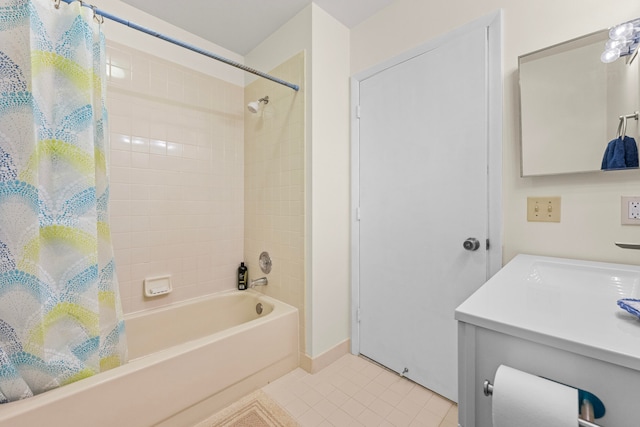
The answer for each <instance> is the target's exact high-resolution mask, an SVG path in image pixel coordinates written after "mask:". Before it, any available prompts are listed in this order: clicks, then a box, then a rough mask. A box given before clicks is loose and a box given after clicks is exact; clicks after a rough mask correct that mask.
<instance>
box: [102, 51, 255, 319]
mask: <svg viewBox="0 0 640 427" xmlns="http://www.w3.org/2000/svg"><path fill="white" fill-rule="evenodd" d="M107 49H108V54H109V58H110V61H111V64H112V68H113V67H118V68H119V71H118V72H119V73H121V74H124V78H121V77H118V78H116V76H114V75H112V76H111V77H110V79H109V83H108V84H109V89H111V90H110V95H109V100H108V107H109V117H110V123H109V124H110V144H111V147H110V150H111V153H110V155H111V156H110V161H111V163H110V179H111V202H110V208H111V211H110V214H111V221H112V223H111V227H112V237H113V244H114V249H115V258H116V269H117V271H118V279H119V286H120V294H121V298H122V300H123V309H124V311H125V312H127V313H128V312H132V311H139V310H145V309H149V308H153V307H158V306H162V305H166V304H171V303H174V302H177V301H181V300H183V299H186V298H193V297H196V296H199V295H203V294H206V293H211V292H217V291H221V290H226V289H230V288H232V287H234V286H235V282H234V277H235V276H234V272H235V268H236V267H237V264H239V262H240V261H241V258H242V256H243V254H242V248H243V238H244V230H243V227H242V226H240V227H229V223H230V221H229V218H242V217H243V213H244V212H243V204H244V200H243V198H242V196H239V197H238V196H236V197H233V196H229V194H227V196H228V197H227V196H225V190H224V189H225V187H231V188H232V189H233V192H236V191H240V192H242V189H243V182H244V175H243V163H242V151H243V150H242V149H240V150H237V149H236V148H235V147H236V146H242V142H243V129H242V122H243V118H242V116H241V115H239V116H238V117H236V118H232V119H228V117H229V110H223V109H214V103H213V98H214V97H219V98H221V99H223V100H224V104H223V105H225V106H229V105H230V106H233V108H231V110H234V111H241V110H242V108H243V102H244V100H243V88H241V87H235V86H233V85H231V84H229V83H226V82H222V81H218V80H217V79H214V78H211V77H209V76H206V75H203V74H200V73H197V72H194V71H192V70H190V69H187V68H184V67H180V66H178V65H175V64H172V63H169V62H167V61H164V60H163V59H161V58H157V57H153V56H150V55H148V54H146V53H144V52H139V51H135V50H133V49H130V48H128V47H124V46H122V45H118V44H116V43H112V42H109V43H108V46H107ZM123 88H124V89H126V90H122V89H123ZM214 88H215V90H214ZM220 117H225V119H224V120H219V118H220ZM238 129H240V131H238ZM216 135H218V136H217V137H216ZM219 135H227V136H229V138H227V139H225V138H220V137H219ZM231 148H233V149H231ZM214 153H217V154H221V155H222V156H224V159H219V158H215V156H214ZM219 160H222V161H221V163H220V164H221V165H222V167H219V168H214V167H213V164H214V162H217V161H219ZM228 162H232V163H231V164H227V163H228ZM212 188H217V189H218V190H219V191H215V192H214V191H211V189H212ZM222 213H224V215H223V214H222ZM218 230H224V233H223V235H222V236H218ZM217 237H220V238H221V239H222V240H220V241H217V240H216V238H217ZM216 250H218V251H219V254H220V256H219V258H218V259H214V257H213V256H212V253H214V252H216ZM196 260H200V263H199V264H198V263H197V262H196ZM163 274H171V275H172V277H173V279H174V292H173V293H172V294H171V295H168V296H165V297H162V298H156V299H149V298H146V297H144V296H143V293H142V281H143V280H144V278H145V277H153V276H159V275H163Z"/></svg>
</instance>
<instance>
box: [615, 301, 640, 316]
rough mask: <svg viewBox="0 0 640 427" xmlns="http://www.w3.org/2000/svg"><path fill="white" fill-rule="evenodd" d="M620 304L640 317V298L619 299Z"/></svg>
mask: <svg viewBox="0 0 640 427" xmlns="http://www.w3.org/2000/svg"><path fill="white" fill-rule="evenodd" d="M618 306H619V307H620V308H622V309H623V310H626V311H628V312H629V313H631V314H633V315H634V316H637V317H639V318H640V299H634V298H623V299H619V300H618Z"/></svg>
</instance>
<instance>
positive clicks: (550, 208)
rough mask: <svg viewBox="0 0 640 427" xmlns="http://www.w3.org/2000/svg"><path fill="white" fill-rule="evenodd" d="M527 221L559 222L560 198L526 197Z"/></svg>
mask: <svg viewBox="0 0 640 427" xmlns="http://www.w3.org/2000/svg"><path fill="white" fill-rule="evenodd" d="M527 221H534V222H560V197H527Z"/></svg>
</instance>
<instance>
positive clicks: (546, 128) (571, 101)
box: [518, 30, 640, 177]
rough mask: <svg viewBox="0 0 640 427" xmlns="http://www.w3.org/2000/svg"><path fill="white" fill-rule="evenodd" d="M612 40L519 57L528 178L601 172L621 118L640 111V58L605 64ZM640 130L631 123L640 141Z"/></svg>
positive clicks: (577, 42)
mask: <svg viewBox="0 0 640 427" xmlns="http://www.w3.org/2000/svg"><path fill="white" fill-rule="evenodd" d="M608 38H609V35H608V30H603V31H599V32H596V33H592V34H588V35H586V36H584V37H579V38H577V39H574V40H570V41H568V42H565V43H560V44H557V45H554V46H551V47H549V48H546V49H542V50H538V51H536V52H532V53H529V54H526V55H522V56H520V57H519V58H518V68H519V79H520V130H521V154H522V158H521V175H522V176H523V177H524V176H537V175H555V174H566V173H576V172H589V171H599V170H600V167H601V165H602V158H603V155H604V152H605V149H606V148H607V144H608V143H609V141H611V140H613V139H615V137H616V135H617V130H618V125H619V123H620V119H619V116H623V115H629V114H632V113H634V112H635V111H638V110H639V109H640V103H639V98H640V93H639V90H640V89H639V88H640V85H639V78H640V77H639V76H640V75H639V73H638V62H640V59H636V60H634V61H632V62H631V63H629V60H628V58H629V57H623V58H620V59H618V60H616V61H614V62H612V63H609V64H605V63H603V62H602V61H601V60H600V55H601V54H602V52H603V50H604V45H605V42H606V41H607V40H608ZM639 129H640V128H639V127H638V121H637V120H633V119H631V120H627V127H626V135H627V136H630V137H633V138H635V139H636V141H638V139H639V138H638V130H639Z"/></svg>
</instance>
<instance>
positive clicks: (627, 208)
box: [620, 196, 640, 225]
mask: <svg viewBox="0 0 640 427" xmlns="http://www.w3.org/2000/svg"><path fill="white" fill-rule="evenodd" d="M621 200H622V202H621V204H620V223H621V224H625V225H640V196H637V197H636V196H634V197H631V196H622V199H621Z"/></svg>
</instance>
